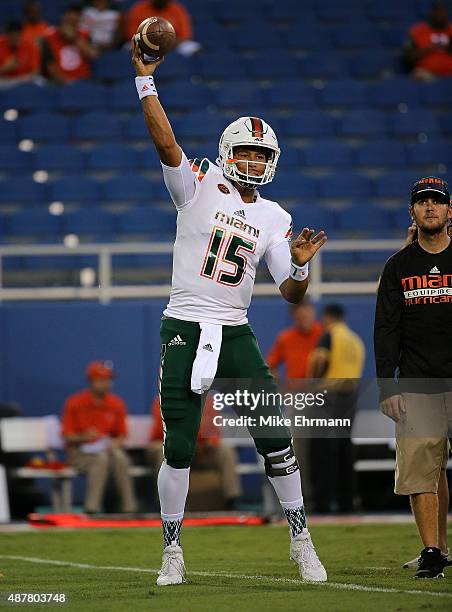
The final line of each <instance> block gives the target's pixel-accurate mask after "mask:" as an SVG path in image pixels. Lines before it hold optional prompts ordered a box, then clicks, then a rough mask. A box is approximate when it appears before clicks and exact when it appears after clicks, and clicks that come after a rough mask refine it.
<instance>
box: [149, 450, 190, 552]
mask: <svg viewBox="0 0 452 612" xmlns="http://www.w3.org/2000/svg"><path fill="white" fill-rule="evenodd" d="M189 477H190V468H182V469H176V468H173V467H171V466H169V465H168V464H167V463H166V461H164V462H163V463H162V465H161V466H160V470H159V475H158V477H157V487H158V492H159V498H160V511H161V516H162V526H163V542H164V545H165V547H166V546H169V545H170V544H171V543H172V542H176V544H180V531H181V528H182V519H183V518H184V509H185V501H186V499H187V493H188V483H189Z"/></svg>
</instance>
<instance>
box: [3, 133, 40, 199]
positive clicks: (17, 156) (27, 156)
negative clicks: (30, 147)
mask: <svg viewBox="0 0 452 612" xmlns="http://www.w3.org/2000/svg"><path fill="white" fill-rule="evenodd" d="M32 162H33V153H32V152H29V153H26V152H24V151H20V150H19V149H18V148H17V145H16V146H14V145H3V144H2V145H0V168H1V170H2V171H3V170H16V171H19V170H21V171H25V170H29V169H30V168H31V167H32ZM1 188H2V183H1V182H0V189H1Z"/></svg>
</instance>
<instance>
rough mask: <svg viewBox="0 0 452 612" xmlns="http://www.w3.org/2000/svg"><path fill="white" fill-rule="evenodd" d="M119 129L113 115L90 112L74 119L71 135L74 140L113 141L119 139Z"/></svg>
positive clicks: (119, 126)
mask: <svg viewBox="0 0 452 612" xmlns="http://www.w3.org/2000/svg"><path fill="white" fill-rule="evenodd" d="M121 128H122V126H121V122H120V121H118V119H117V117H115V116H114V115H110V114H107V113H105V112H97V113H96V112H92V113H87V114H86V115H83V116H81V117H78V118H77V119H76V121H75V125H74V134H73V135H74V138H75V139H76V140H115V139H119V138H121V135H122V129H121Z"/></svg>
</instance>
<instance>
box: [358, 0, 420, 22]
mask: <svg viewBox="0 0 452 612" xmlns="http://www.w3.org/2000/svg"><path fill="white" fill-rule="evenodd" d="M367 14H368V16H369V17H370V19H372V20H373V21H374V20H375V21H388V22H397V21H402V20H403V21H409V22H411V23H414V22H415V21H416V16H415V12H414V10H413V5H411V6H410V3H409V2H392V3H391V2H386V1H384V0H383V1H373V2H369V3H368V6H367Z"/></svg>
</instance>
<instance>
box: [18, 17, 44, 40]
mask: <svg viewBox="0 0 452 612" xmlns="http://www.w3.org/2000/svg"><path fill="white" fill-rule="evenodd" d="M49 27H50V26H49V24H48V23H46V22H45V21H39V22H38V23H26V24H25V25H24V27H23V28H22V34H23V36H25V37H26V38H32V39H33V40H36V39H39V38H42V37H43V36H44V34H45V33H46V32H47V30H48V29H49Z"/></svg>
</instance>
